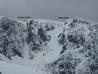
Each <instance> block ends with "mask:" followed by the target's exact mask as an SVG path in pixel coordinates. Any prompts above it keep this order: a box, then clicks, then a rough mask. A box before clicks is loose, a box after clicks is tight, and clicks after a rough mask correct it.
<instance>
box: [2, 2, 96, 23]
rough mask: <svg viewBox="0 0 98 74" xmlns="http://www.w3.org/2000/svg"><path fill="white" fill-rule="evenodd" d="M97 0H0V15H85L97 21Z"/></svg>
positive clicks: (52, 17) (46, 16)
mask: <svg viewBox="0 0 98 74" xmlns="http://www.w3.org/2000/svg"><path fill="white" fill-rule="evenodd" d="M97 14H98V0H0V15H3V16H9V17H15V16H32V17H34V18H44V19H56V18H58V17H59V16H68V17H86V18H89V19H91V20H95V21H98V15H97Z"/></svg>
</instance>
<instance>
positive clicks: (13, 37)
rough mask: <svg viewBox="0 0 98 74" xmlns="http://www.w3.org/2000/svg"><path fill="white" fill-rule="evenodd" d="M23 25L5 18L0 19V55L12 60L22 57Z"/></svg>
mask: <svg viewBox="0 0 98 74" xmlns="http://www.w3.org/2000/svg"><path fill="white" fill-rule="evenodd" d="M23 29H24V28H23V23H21V22H18V21H16V20H13V19H9V18H7V17H2V18H0V53H1V54H2V55H4V56H5V57H7V58H8V59H12V56H16V55H17V56H19V57H23V44H24V36H23Z"/></svg>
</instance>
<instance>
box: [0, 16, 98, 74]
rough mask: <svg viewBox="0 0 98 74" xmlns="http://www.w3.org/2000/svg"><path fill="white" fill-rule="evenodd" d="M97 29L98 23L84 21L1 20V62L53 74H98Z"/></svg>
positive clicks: (79, 19)
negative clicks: (10, 62) (3, 60)
mask: <svg viewBox="0 0 98 74" xmlns="http://www.w3.org/2000/svg"><path fill="white" fill-rule="evenodd" d="M97 29H98V24H97V23H95V22H92V21H90V20H87V19H83V18H72V19H67V20H66V21H64V22H60V21H50V20H39V19H29V20H27V21H26V22H23V21H19V20H15V19H9V18H6V17H2V18H1V19H0V53H1V54H0V59H4V58H3V57H5V58H6V59H9V60H10V61H13V62H14V63H18V64H23V65H26V66H30V67H32V68H33V67H34V68H37V69H39V68H42V69H44V70H45V71H46V72H48V73H52V74H97V73H98V58H97V57H98V49H97V44H98V42H97V41H98V38H97V32H98V30H97ZM6 59H5V60H6Z"/></svg>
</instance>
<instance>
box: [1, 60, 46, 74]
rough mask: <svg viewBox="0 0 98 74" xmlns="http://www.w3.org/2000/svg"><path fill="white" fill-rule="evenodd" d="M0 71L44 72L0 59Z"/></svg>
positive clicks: (11, 73) (7, 73) (15, 73)
mask: <svg viewBox="0 0 98 74" xmlns="http://www.w3.org/2000/svg"><path fill="white" fill-rule="evenodd" d="M0 72H2V74H46V73H45V72H44V71H42V70H39V69H35V68H30V67H25V66H22V65H16V64H9V63H7V62H1V61H0Z"/></svg>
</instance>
